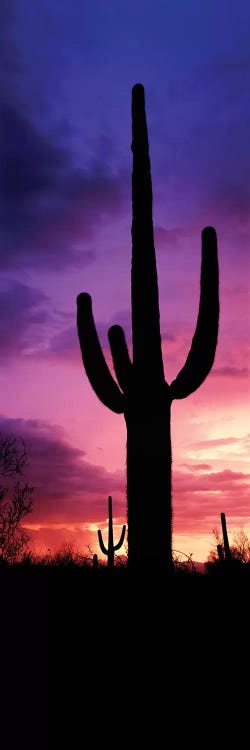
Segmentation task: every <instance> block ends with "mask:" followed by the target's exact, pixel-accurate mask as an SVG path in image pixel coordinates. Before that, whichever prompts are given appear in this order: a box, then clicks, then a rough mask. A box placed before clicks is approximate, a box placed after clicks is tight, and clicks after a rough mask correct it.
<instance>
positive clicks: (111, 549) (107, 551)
mask: <svg viewBox="0 0 250 750" xmlns="http://www.w3.org/2000/svg"><path fill="white" fill-rule="evenodd" d="M108 505H109V534H108V547H107V548H106V547H105V544H104V542H103V538H102V532H101V530H100V529H98V539H99V544H100V548H101V551H102V552H103V554H104V555H108V567H109V568H113V567H114V561H115V552H116V551H117V550H118V549H120V548H121V547H122V545H123V542H124V537H125V531H126V526H123V527H122V533H121V536H120V539H119V542H117V544H114V536H113V514H112V497H111V496H109V499H108Z"/></svg>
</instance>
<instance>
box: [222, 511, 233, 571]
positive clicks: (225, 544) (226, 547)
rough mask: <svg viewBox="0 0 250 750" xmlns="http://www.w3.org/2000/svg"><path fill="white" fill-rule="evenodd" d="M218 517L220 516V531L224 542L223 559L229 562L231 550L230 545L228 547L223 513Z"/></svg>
mask: <svg viewBox="0 0 250 750" xmlns="http://www.w3.org/2000/svg"><path fill="white" fill-rule="evenodd" d="M220 517H221V526H222V533H223V543H224V554H225V560H227V561H228V562H229V561H230V560H231V559H232V555H231V550H230V547H229V541H228V535H227V524H226V516H225V513H221V514H220Z"/></svg>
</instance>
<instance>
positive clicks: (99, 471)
mask: <svg viewBox="0 0 250 750" xmlns="http://www.w3.org/2000/svg"><path fill="white" fill-rule="evenodd" d="M0 435H1V436H4V435H15V436H21V437H23V438H24V440H25V444H26V447H27V449H28V463H27V467H26V474H27V479H28V481H29V484H30V485H31V486H34V510H33V512H32V522H34V523H36V522H39V521H40V522H43V523H46V522H47V523H48V522H53V523H64V524H66V525H67V522H69V523H70V522H74V523H83V522H84V521H88V522H90V521H93V522H94V521H95V520H99V519H101V520H103V519H105V518H106V516H107V508H106V505H105V498H107V496H108V495H109V494H111V493H113V492H114V493H115V494H116V497H117V496H119V500H117V508H118V507H119V511H120V513H119V514H121V512H124V511H123V510H121V501H122V493H123V497H125V473H124V476H123V475H122V472H116V473H111V472H108V471H106V469H104V468H103V467H102V466H95V465H94V464H91V463H89V462H88V461H87V459H86V458H85V456H86V454H85V451H84V450H80V449H78V448H74V447H73V446H71V445H70V444H69V443H67V442H66V440H65V438H64V434H63V430H62V429H61V428H59V427H56V426H54V425H48V424H46V423H43V422H41V421H39V420H34V419H32V420H25V419H8V418H5V417H0ZM117 512H118V510H117ZM30 521H31V519H30Z"/></svg>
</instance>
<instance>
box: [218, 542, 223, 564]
mask: <svg viewBox="0 0 250 750" xmlns="http://www.w3.org/2000/svg"><path fill="white" fill-rule="evenodd" d="M217 552H218V560H219V562H220V563H222V562H223V561H224V553H223V547H222V544H217Z"/></svg>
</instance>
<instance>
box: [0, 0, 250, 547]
mask: <svg viewBox="0 0 250 750" xmlns="http://www.w3.org/2000/svg"><path fill="white" fill-rule="evenodd" d="M249 29H250V5H249V2H248V0H238V1H237V2H234V1H232V0H220V2H219V3H218V0H210V2H209V3H208V2H206V3H201V2H200V0H189V2H187V1H186V0H181V1H180V0H175V1H174V2H169V1H168V0H136V2H131V1H130V0H128V1H127V2H124V1H121V0H109V2H108V3H105V2H104V1H103V0H85V2H84V3H83V2H82V1H80V0H75V2H74V3H72V0H36V2H35V3H24V2H23V0H2V2H1V6H0V111H1V115H0V118H1V119H0V258H1V275H0V340H1V368H0V433H1V434H2V435H5V434H13V435H21V436H22V437H23V438H24V439H25V442H26V445H27V447H28V453H29V455H28V463H27V467H26V474H27V478H28V481H29V483H30V484H31V485H33V486H34V488H35V490H34V509H33V512H32V514H31V515H30V516H29V519H27V523H26V526H27V528H28V530H29V532H30V534H31V536H32V540H33V545H34V548H35V549H36V551H37V552H45V551H46V550H47V549H48V548H49V549H51V550H54V549H56V548H58V547H60V546H61V545H62V544H64V543H68V542H70V543H72V544H74V545H75V546H76V547H77V548H78V549H79V550H80V551H81V552H82V553H83V554H89V551H91V553H93V552H98V539H97V529H98V528H101V529H102V531H103V536H104V540H105V539H107V537H106V533H107V507H108V506H107V498H108V495H110V494H111V495H112V497H113V514H114V537H115V541H116V538H117V539H118V537H119V535H120V532H121V527H122V525H123V524H124V523H126V496H125V486H126V470H125V461H126V452H125V446H126V431H125V423H124V419H123V416H122V415H117V414H114V413H112V412H110V411H109V410H108V409H106V408H105V407H104V406H103V405H102V404H101V402H99V401H98V399H97V397H96V396H95V394H94V392H93V391H92V389H91V386H90V384H89V382H88V380H87V376H86V375H85V373H84V370H83V366H82V361H81V355H80V348H79V343H78V338H77V330H76V296H77V294H79V293H80V292H82V291H86V292H89V293H90V294H91V296H92V299H93V311H94V316H95V321H96V325H97V330H98V333H99V336H100V340H101V343H102V345H103V348H104V352H105V356H106V360H107V362H108V364H109V365H110V367H111V370H112V372H113V369H112V362H111V354H110V351H109V345H108V338H107V331H108V328H109V327H110V325H112V324H114V323H117V324H120V325H122V326H123V327H124V330H125V332H126V336H127V340H128V342H129V343H130V346H131V313H130V266H131V169H132V154H131V89H132V86H133V85H134V84H135V83H138V82H140V83H142V84H143V85H144V87H145V96H146V111H147V121H148V131H149V142H150V157H151V172H152V182H153V194H154V226H155V246H156V256H157V268H158V283H159V296H160V314H161V332H162V347H163V356H164V367H165V377H166V380H167V381H168V382H171V380H173V379H174V378H175V377H176V375H177V373H178V372H179V370H180V369H181V367H182V366H183V364H184V362H185V359H186V356H187V354H188V351H189V347H190V344H191V340H192V336H193V333H194V330H195V324H196V317H197V310H198V302H199V278H200V249H201V230H202V228H203V227H204V226H206V225H212V226H214V227H215V229H216V231H217V236H218V252H219V266H220V309H221V312H220V327H219V339H218V347H217V353H216V358H215V362H214V366H213V369H212V371H211V373H210V374H209V376H208V378H207V379H206V381H205V382H204V383H203V385H202V386H201V387H200V389H199V390H197V391H196V393H194V394H192V395H190V396H189V397H188V398H187V399H185V400H182V401H180V402H174V403H173V406H172V421H171V430H172V450H173V532H174V537H173V547H174V549H176V550H180V551H181V552H183V553H186V554H191V553H192V555H193V558H194V559H195V560H199V561H203V560H205V559H206V558H207V555H208V553H209V551H210V549H211V547H212V545H213V544H214V540H213V535H212V529H213V528H214V527H219V525H220V513H221V511H224V512H225V513H226V517H227V522H228V530H229V539H231V540H232V535H233V531H234V530H235V529H238V528H240V527H244V528H245V530H246V531H247V532H250V502H249V501H250V493H249V484H250V482H249V480H250V464H249V443H250V434H249V401H250V399H249V395H250V387H249V372H248V368H249V348H248V341H249V327H250V326H249V324H250V305H249V270H250V269H249V229H250V215H249V204H250V182H249V174H250V150H249V131H250V106H249V87H250V53H249V49H250V31H249ZM153 512H154V508H153V500H152V513H153ZM123 551H124V548H123ZM100 556H101V555H100Z"/></svg>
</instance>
